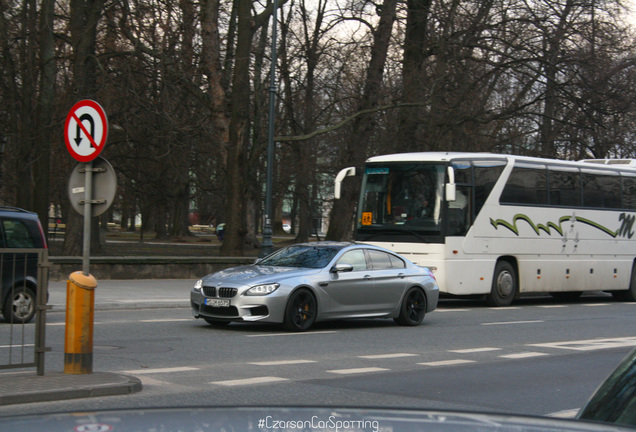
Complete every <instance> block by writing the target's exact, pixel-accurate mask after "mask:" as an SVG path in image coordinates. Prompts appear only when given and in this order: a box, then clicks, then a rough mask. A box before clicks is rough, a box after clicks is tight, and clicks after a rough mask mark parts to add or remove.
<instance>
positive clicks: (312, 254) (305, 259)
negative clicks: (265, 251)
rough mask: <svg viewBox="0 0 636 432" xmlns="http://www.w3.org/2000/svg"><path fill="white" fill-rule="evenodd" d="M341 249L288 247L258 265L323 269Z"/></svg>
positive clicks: (302, 246)
mask: <svg viewBox="0 0 636 432" xmlns="http://www.w3.org/2000/svg"><path fill="white" fill-rule="evenodd" d="M340 249H341V248H338V247H324V246H323V247H317V246H310V245H306V246H305V245H300V246H290V247H286V248H285V249H281V250H279V251H278V252H275V253H274V254H272V255H270V256H268V257H266V258H264V259H263V260H262V261H260V262H259V263H258V264H259V265H264V266H275V267H303V268H323V267H325V266H326V265H327V264H329V263H330V262H331V260H332V259H333V257H334V256H335V255H336V254H337V253H338V251H339V250H340Z"/></svg>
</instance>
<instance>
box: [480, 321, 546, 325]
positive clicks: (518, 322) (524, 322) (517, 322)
mask: <svg viewBox="0 0 636 432" xmlns="http://www.w3.org/2000/svg"><path fill="white" fill-rule="evenodd" d="M542 322H545V321H542V320H533V321H499V322H487V323H481V325H483V326H490V325H507V324H536V323H542Z"/></svg>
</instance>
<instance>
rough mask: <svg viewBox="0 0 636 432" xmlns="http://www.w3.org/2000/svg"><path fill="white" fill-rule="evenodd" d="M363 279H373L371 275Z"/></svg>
mask: <svg viewBox="0 0 636 432" xmlns="http://www.w3.org/2000/svg"><path fill="white" fill-rule="evenodd" d="M363 279H373V277H372V276H371V275H364V278H363Z"/></svg>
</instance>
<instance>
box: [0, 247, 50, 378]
mask: <svg viewBox="0 0 636 432" xmlns="http://www.w3.org/2000/svg"><path fill="white" fill-rule="evenodd" d="M48 285H49V255H48V250H47V249H0V301H1V302H0V308H1V309H2V312H3V314H2V315H3V318H4V320H3V321H4V322H0V369H19V368H31V367H34V368H35V369H36V371H37V374H38V375H44V354H45V353H46V352H47V351H49V350H50V349H49V348H47V347H46V337H45V336H46V311H47V309H48V306H47V305H46V303H47V299H48ZM34 296H35V297H34ZM31 312H33V313H34V319H35V325H34V324H33V322H32V321H33V319H29V316H30V315H31ZM24 318H26V319H27V320H28V322H23V321H24Z"/></svg>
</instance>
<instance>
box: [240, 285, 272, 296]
mask: <svg viewBox="0 0 636 432" xmlns="http://www.w3.org/2000/svg"><path fill="white" fill-rule="evenodd" d="M279 286H280V284H277V283H273V284H265V285H256V286H254V287H252V288H250V289H248V290H247V291H245V295H248V296H265V295H268V294H271V293H273V292H274V291H276V289H277V288H278V287H279Z"/></svg>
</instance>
